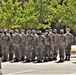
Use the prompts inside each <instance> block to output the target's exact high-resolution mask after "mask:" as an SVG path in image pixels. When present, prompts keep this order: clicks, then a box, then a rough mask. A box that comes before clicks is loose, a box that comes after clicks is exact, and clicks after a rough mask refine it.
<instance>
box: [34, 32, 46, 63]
mask: <svg viewBox="0 0 76 75" xmlns="http://www.w3.org/2000/svg"><path fill="white" fill-rule="evenodd" d="M35 44H36V56H37V62H42V60H43V52H44V49H45V37H44V36H43V35H42V31H38V37H36V39H35Z"/></svg>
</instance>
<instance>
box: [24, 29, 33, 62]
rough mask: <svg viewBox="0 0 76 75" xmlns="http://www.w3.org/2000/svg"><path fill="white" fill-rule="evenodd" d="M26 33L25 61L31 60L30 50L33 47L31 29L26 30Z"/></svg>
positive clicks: (31, 50)
mask: <svg viewBox="0 0 76 75" xmlns="http://www.w3.org/2000/svg"><path fill="white" fill-rule="evenodd" d="M27 33H28V35H26V39H25V40H26V43H25V46H26V61H31V60H32V52H33V49H34V36H33V35H31V30H28V32H27Z"/></svg>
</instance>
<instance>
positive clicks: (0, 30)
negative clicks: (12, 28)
mask: <svg viewBox="0 0 76 75" xmlns="http://www.w3.org/2000/svg"><path fill="white" fill-rule="evenodd" d="M2 35H3V29H0V57H2V51H1V37H2Z"/></svg>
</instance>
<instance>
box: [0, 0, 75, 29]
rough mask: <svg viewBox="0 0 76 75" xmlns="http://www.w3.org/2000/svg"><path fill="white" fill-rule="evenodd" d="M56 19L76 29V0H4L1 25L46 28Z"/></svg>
mask: <svg viewBox="0 0 76 75" xmlns="http://www.w3.org/2000/svg"><path fill="white" fill-rule="evenodd" d="M54 21H56V22H57V25H66V26H67V27H70V28H72V29H76V0H63V2H62V3H61V0H28V1H25V2H24V4H23V5H22V3H21V2H18V1H17V0H16V2H14V4H13V2H12V0H8V1H7V2H4V0H2V4H1V6H0V27H3V28H8V29H10V28H16V27H19V28H26V29H28V28H35V29H39V28H43V29H46V28H50V24H51V23H52V22H54Z"/></svg>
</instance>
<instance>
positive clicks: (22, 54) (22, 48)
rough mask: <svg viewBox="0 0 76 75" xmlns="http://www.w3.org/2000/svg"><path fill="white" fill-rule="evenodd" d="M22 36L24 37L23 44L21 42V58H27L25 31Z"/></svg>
mask: <svg viewBox="0 0 76 75" xmlns="http://www.w3.org/2000/svg"><path fill="white" fill-rule="evenodd" d="M21 37H22V44H21V60H24V59H25V37H26V35H25V31H24V30H22V31H21Z"/></svg>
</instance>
